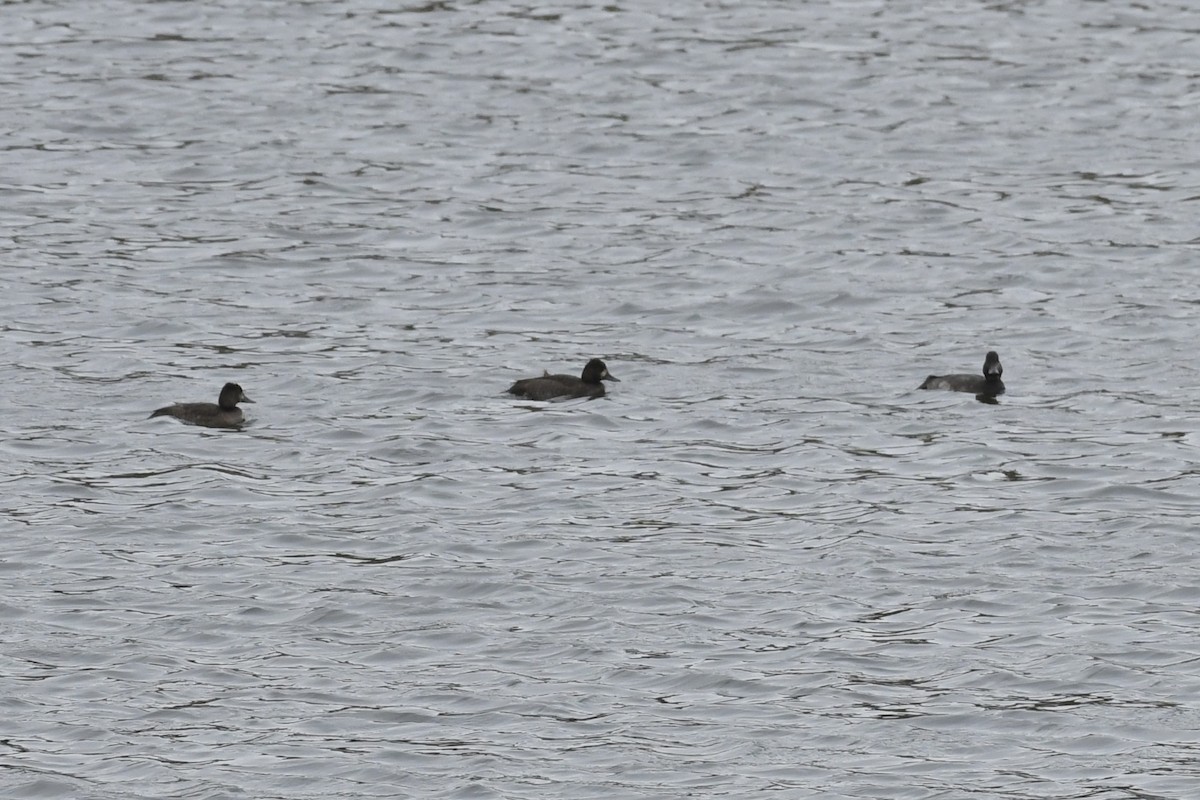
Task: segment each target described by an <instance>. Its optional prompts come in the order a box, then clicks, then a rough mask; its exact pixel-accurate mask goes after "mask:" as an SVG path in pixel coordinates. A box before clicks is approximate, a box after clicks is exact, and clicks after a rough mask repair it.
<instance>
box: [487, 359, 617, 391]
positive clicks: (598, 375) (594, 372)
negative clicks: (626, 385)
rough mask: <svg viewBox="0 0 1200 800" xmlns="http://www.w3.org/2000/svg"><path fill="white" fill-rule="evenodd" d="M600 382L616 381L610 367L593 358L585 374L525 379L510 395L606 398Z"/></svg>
mask: <svg viewBox="0 0 1200 800" xmlns="http://www.w3.org/2000/svg"><path fill="white" fill-rule="evenodd" d="M600 381H615V382H616V383H620V382H621V380H620V379H619V378H616V377H614V376H613V375H612V374H611V373H609V371H608V367H607V366H606V365H605V364H604V362H603V361H601V360H600V359H598V358H593V359H592V360H591V361H589V362H587V364H585V365H584V367H583V374H582V375H581V376H580V377H578V378H576V377H575V376H574V375H551V374H550V373H549V372H547V373H545V374H544V375H542V377H540V378H524V379H523V380H519V381H517V382H516V383H514V384H513V385H512V386H510V387H509V389H508V393H509V394H515V395H516V396H517V397H524V398H526V399H528V400H552V399H554V398H557V397H604V384H602V383H601V382H600Z"/></svg>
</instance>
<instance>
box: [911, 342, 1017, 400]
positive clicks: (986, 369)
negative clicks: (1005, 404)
mask: <svg viewBox="0 0 1200 800" xmlns="http://www.w3.org/2000/svg"><path fill="white" fill-rule="evenodd" d="M1003 374H1004V367H1002V366H1001V365H1000V356H998V355H996V351H995V350H992V351H989V352H988V354H987V357H986V358H984V360H983V374H982V375H966V374H962V373H959V374H955V375H930V376H929V377H928V378H926V379H925V382H924V383H922V384H921V385H920V386H918V387H917V388H918V389H948V390H949V391H952V392H970V393H972V394H976V395H984V396H986V397H995V396H996V395H998V394H1004V381H1002V380H1000V376H1001V375H1003Z"/></svg>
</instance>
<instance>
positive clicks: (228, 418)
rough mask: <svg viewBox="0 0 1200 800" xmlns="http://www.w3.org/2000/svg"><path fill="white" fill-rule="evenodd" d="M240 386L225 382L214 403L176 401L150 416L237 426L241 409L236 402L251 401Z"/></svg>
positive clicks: (224, 426)
mask: <svg viewBox="0 0 1200 800" xmlns="http://www.w3.org/2000/svg"><path fill="white" fill-rule="evenodd" d="M253 402H254V401H253V400H251V399H250V398H249V397H246V393H245V392H243V391H242V387H241V386H238V385H237V384H236V383H227V384H225V385H224V386H222V387H221V395H220V397H218V398H217V402H215V403H176V404H175V405H172V406H164V407H163V408H160V409H158V410H157V411H155V412H154V413H153V414H151V415H150V418H151V419H153V418H154V417H175V419H179V420H183V421H184V422H188V423H191V424H192V425H204V426H206V427H209V428H237V427H239V426H240V425H241V424H242V419H243V417H242V410H241V409H240V408H238V407H237V404H238V403H253Z"/></svg>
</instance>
